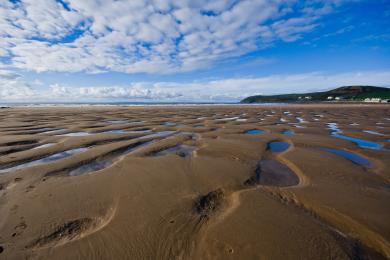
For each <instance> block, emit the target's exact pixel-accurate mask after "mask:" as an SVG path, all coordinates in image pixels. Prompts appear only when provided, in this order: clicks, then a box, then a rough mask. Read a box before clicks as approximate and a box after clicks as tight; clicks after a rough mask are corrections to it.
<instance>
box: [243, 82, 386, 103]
mask: <svg viewBox="0 0 390 260" xmlns="http://www.w3.org/2000/svg"><path fill="white" fill-rule="evenodd" d="M365 98H381V99H390V88H383V87H373V86H345V87H339V88H336V89H332V90H329V91H323V92H311V93H300V94H281V95H270V96H264V95H256V96H250V97H247V98H244V99H243V100H241V101H240V103H264V102H313V101H332V100H333V101H334V100H343V101H363V100H364V99H365Z"/></svg>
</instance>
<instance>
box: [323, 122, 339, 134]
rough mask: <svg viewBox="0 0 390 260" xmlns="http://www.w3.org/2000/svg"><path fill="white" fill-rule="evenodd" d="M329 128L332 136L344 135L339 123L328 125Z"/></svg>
mask: <svg viewBox="0 0 390 260" xmlns="http://www.w3.org/2000/svg"><path fill="white" fill-rule="evenodd" d="M326 125H327V128H328V129H330V130H331V134H338V133H342V131H341V130H340V128H339V126H338V124H337V123H327V124H326Z"/></svg>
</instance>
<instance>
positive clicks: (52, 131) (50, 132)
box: [39, 128, 67, 135]
mask: <svg viewBox="0 0 390 260" xmlns="http://www.w3.org/2000/svg"><path fill="white" fill-rule="evenodd" d="M66 130H67V129H65V128H61V129H54V130H50V131H45V132H41V133H39V134H40V135H41V134H45V135H46V134H58V133H61V132H64V131H66Z"/></svg>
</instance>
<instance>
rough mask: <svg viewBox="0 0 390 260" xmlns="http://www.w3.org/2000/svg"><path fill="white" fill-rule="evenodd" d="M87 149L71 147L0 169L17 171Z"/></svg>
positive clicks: (2, 171) (0, 171)
mask: <svg viewBox="0 0 390 260" xmlns="http://www.w3.org/2000/svg"><path fill="white" fill-rule="evenodd" d="M87 150H88V148H75V149H71V150H66V151H63V152H59V153H55V154H52V155H49V156H46V157H43V158H41V159H38V160H34V161H31V162H27V163H22V164H19V165H16V166H13V167H10V168H5V169H2V170H0V173H4V172H10V171H16V170H21V169H25V168H29V167H32V166H37V165H42V164H45V163H49V162H52V161H57V160H60V159H64V158H66V157H69V156H72V155H75V154H78V153H81V152H85V151H87Z"/></svg>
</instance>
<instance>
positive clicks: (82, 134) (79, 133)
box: [58, 132, 91, 136]
mask: <svg viewBox="0 0 390 260" xmlns="http://www.w3.org/2000/svg"><path fill="white" fill-rule="evenodd" d="M87 135H91V134H90V133H87V132H72V133H67V134H60V135H58V136H87Z"/></svg>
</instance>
